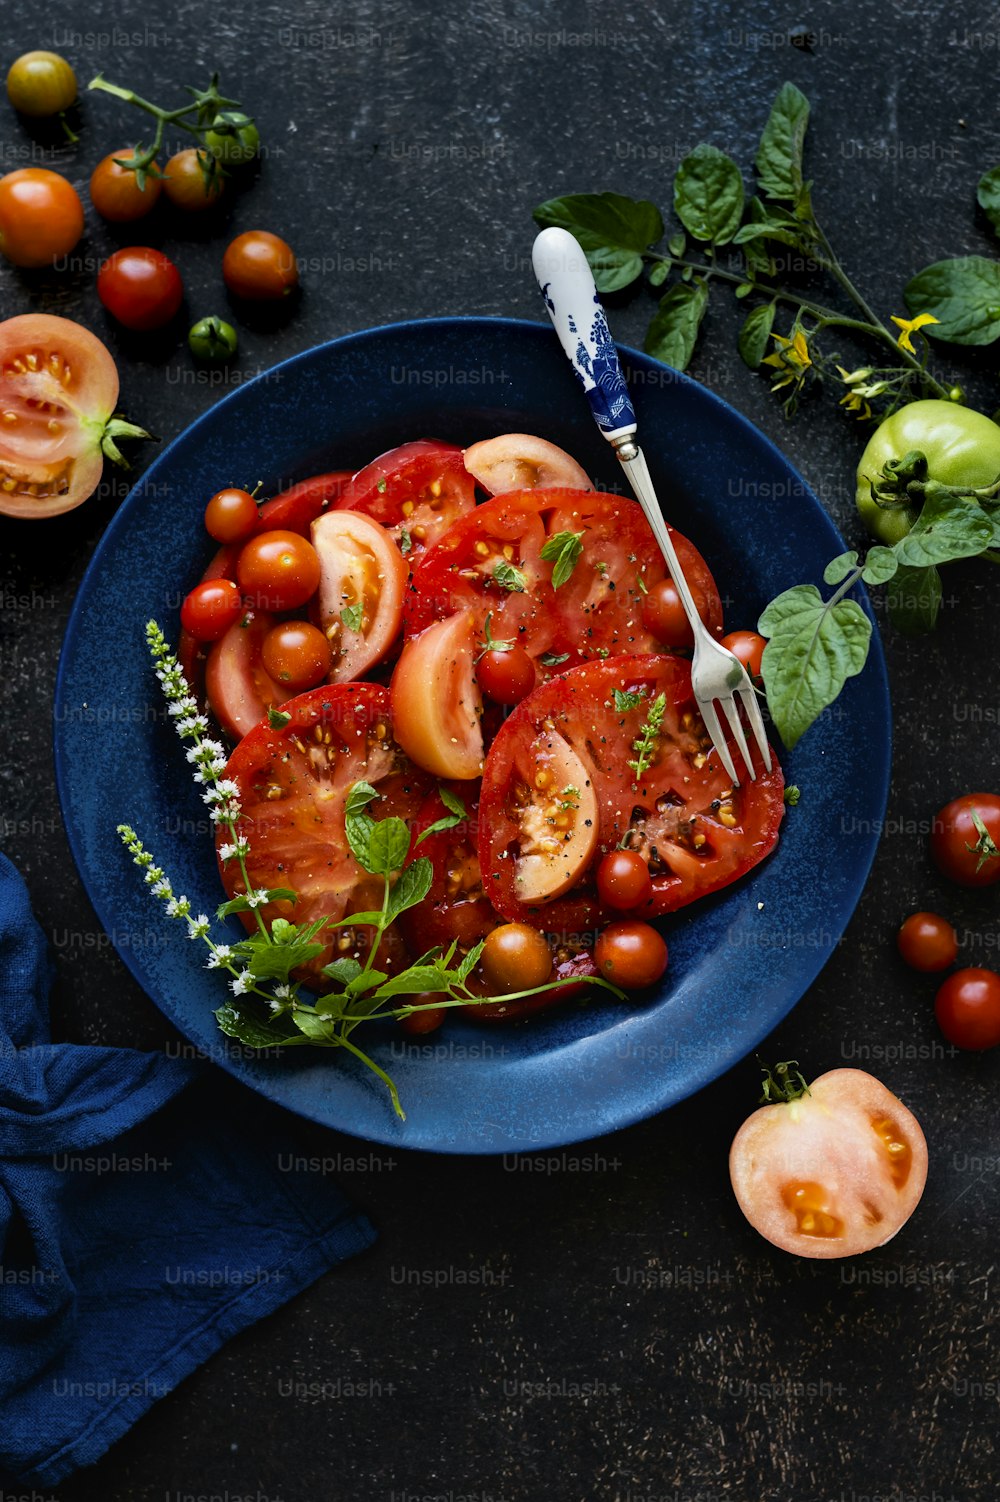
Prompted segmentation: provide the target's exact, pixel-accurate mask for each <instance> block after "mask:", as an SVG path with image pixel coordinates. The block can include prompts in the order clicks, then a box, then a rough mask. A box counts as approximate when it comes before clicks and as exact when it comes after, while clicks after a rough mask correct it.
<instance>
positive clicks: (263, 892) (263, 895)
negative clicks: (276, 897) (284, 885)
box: [247, 887, 268, 907]
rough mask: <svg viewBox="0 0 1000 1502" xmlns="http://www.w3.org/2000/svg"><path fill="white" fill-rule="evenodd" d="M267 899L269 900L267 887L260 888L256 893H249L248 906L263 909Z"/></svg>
mask: <svg viewBox="0 0 1000 1502" xmlns="http://www.w3.org/2000/svg"><path fill="white" fill-rule="evenodd" d="M267 899H268V891H267V888H266V887H258V888H257V890H256V891H254V892H248V893H247V906H248V907H263V905H264V903H265V902H266V901H267Z"/></svg>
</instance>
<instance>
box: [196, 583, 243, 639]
mask: <svg viewBox="0 0 1000 1502" xmlns="http://www.w3.org/2000/svg"><path fill="white" fill-rule="evenodd" d="M242 614H243V601H242V599H241V598H240V592H239V590H238V589H237V587H236V585H235V584H234V583H233V581H232V580H231V579H207V580H203V581H202V583H201V584H196V585H195V587H194V589H192V591H191V593H190V594H189V595H188V596H187V598H186V599H185V601H184V604H183V605H182V606H181V625H182V626H183V627H184V630H185V631H190V633H191V635H192V636H193V637H195V638H196V640H198V641H218V640H219V637H220V636H224V635H225V633H226V632H227V631H228V630H229V628H230V626H233V625H235V624H236V622H237V621H238V620H239V619H240V617H241V616H242Z"/></svg>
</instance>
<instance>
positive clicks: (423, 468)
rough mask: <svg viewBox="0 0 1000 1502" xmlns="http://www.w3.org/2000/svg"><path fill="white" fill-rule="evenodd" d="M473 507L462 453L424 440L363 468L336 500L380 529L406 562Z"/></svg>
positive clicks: (473, 490)
mask: <svg viewBox="0 0 1000 1502" xmlns="http://www.w3.org/2000/svg"><path fill="white" fill-rule="evenodd" d="M475 504H476V487H475V482H474V480H473V478H472V476H471V475H470V474H469V472H468V471H467V470H466V468H465V464H464V462H463V459H462V450H461V449H460V448H456V447H455V446H454V445H453V444H449V443H437V442H434V441H432V440H431V439H425V438H422V439H419V440H418V441H417V442H416V443H404V444H403V445H402V446H401V447H400V448H395V449H390V450H389V451H388V453H385V454H380V455H379V457H378V458H377V459H373V460H372V462H371V464H366V465H365V467H364V469H361V470H359V471H358V473H357V474H356V475H355V476H354V478H353V480H351V482H350V484H349V485H346V486H345V487H344V489H343V491H342V492H341V494H340V497H339V499H338V501H337V505H338V506H339V507H340V508H341V509H343V510H345V511H362V512H364V514H365V516H370V517H371V518H372V520H373V521H376V522H378V523H379V524H380V525H381V526H383V527H385V528H386V529H387V530H388V531H389V532H391V533H392V535H393V537H394V538H395V539H396V541H397V543H398V544H399V546H400V549H401V551H402V552H403V553H404V554H405V555H406V556H407V557H408V558H409V559H410V560H411V562H412V561H413V559H415V558H419V557H420V555H421V554H422V553H424V552H425V551H426V550H427V548H429V547H431V546H432V545H433V544H434V543H435V542H437V540H438V538H439V537H442V536H443V535H444V533H445V532H447V530H448V528H449V527H450V526H451V525H452V523H453V522H455V521H457V520H458V518H459V517H460V516H464V515H465V513H466V512H467V511H471V510H472V508H473V507H474V506H475Z"/></svg>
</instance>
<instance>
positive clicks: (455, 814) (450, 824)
mask: <svg viewBox="0 0 1000 1502" xmlns="http://www.w3.org/2000/svg"><path fill="white" fill-rule="evenodd" d="M438 797H439V798H440V799H441V802H442V803H443V804H444V806H445V808H446V809H447V810H448V812H447V813H446V814H445V815H444V816H443V817H442V818H440V819H435V820H434V823H433V824H429V825H428V826H427V828H426V829H425V830H424V832H423V834H419V835H417V838H416V841H415V842H414V849H415V848H416V846H417V845H419V844H420V842H421V840H426V839H427V838H428V836H429V835H432V834H441V833H442V832H443V831H444V830H446V829H454V828H455V825H456V824H461V822H462V820H463V819H467V818H468V817H469V816H468V813H467V811H466V807H465V804H464V803H463V802H462V800H461V798H459V797H458V796H457V794H455V793H453V792H452V791H451V788H446V787H439V788H438Z"/></svg>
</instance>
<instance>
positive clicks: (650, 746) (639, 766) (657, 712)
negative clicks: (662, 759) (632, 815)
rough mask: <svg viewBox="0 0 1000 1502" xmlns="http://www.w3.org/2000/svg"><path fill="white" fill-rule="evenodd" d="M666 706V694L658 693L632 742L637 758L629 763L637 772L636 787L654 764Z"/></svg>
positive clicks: (634, 783) (634, 784) (634, 785)
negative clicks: (647, 769)
mask: <svg viewBox="0 0 1000 1502" xmlns="http://www.w3.org/2000/svg"><path fill="white" fill-rule="evenodd" d="M666 708H667V696H666V694H657V696H656V698H655V699H654V700H653V702H652V704H650V706H649V713H648V714H647V715H646V722H645V724H644V725H643V727H642V729H641V731H640V732H639V735H638V737H637V738H636V739H635V740H634V741H633V742H632V750H633V751H634V752H635V758H634V760H630V761H629V763H628V765H629V766H630V767H631V768H632V771H633V772H634V773H635V781H634V782H633V784H632V786H633V787H634V788H637V787H638V786H639V783H640V782H641V781H642V776H643V773H644V772H645V771H646V768H647V767H649V766H651V765H652V762H653V757H654V756H655V755H656V743H657V741H658V740H659V738H660V729H661V727H662V725H663V715H664V712H665V711H666Z"/></svg>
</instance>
